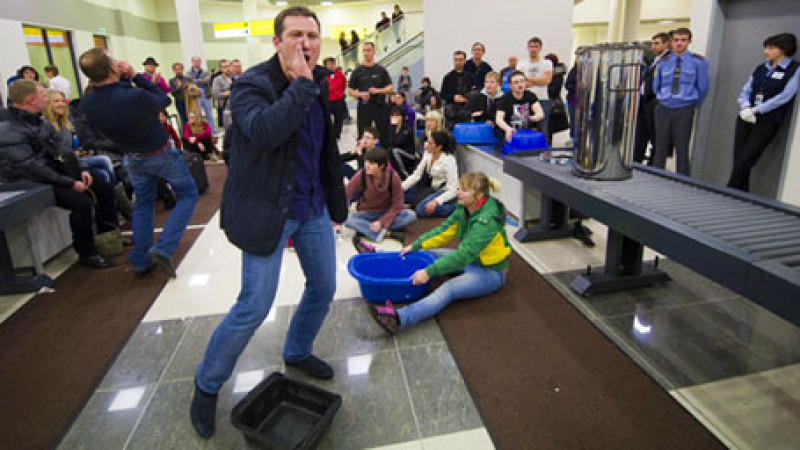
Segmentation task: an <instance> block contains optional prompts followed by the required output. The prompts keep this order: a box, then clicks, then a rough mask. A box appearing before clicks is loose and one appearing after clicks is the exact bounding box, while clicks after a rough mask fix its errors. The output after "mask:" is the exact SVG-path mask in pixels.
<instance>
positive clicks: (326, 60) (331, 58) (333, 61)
mask: <svg viewBox="0 0 800 450" xmlns="http://www.w3.org/2000/svg"><path fill="white" fill-rule="evenodd" d="M328 61H330V62H332V63H336V58H334V57H333V56H328V57H327V58H325V59H323V60H322V64H328Z"/></svg>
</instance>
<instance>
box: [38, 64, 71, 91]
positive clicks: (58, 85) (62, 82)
mask: <svg viewBox="0 0 800 450" xmlns="http://www.w3.org/2000/svg"><path fill="white" fill-rule="evenodd" d="M44 74H45V75H47V78H49V79H50V81H49V82H48V84H47V87H49V88H50V89H52V90H54V91H58V92H61V93H62V94H64V97H65V98H66V99H67V100H69V99H71V98H72V90H71V89H70V87H69V80H67V79H66V78H64V77H62V76H61V75H59V74H58V67H57V66H54V65H52V64H51V65H49V66H46V67H45V68H44Z"/></svg>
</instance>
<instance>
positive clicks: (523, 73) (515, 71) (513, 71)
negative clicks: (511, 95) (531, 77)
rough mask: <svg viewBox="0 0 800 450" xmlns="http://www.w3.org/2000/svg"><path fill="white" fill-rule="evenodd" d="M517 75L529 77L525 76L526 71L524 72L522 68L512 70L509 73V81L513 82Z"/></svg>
mask: <svg viewBox="0 0 800 450" xmlns="http://www.w3.org/2000/svg"><path fill="white" fill-rule="evenodd" d="M517 75H522V77H523V78H527V77H526V76H525V72H523V71H521V70H512V71H511V73H510V74H509V75H508V81H509V82H511V79H512V78H514V77H515V76H517Z"/></svg>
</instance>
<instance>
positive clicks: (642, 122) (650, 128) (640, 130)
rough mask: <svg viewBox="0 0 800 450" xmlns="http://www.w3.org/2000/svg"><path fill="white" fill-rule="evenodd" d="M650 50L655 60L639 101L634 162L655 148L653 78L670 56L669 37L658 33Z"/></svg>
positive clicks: (651, 156)
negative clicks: (648, 147) (657, 69)
mask: <svg viewBox="0 0 800 450" xmlns="http://www.w3.org/2000/svg"><path fill="white" fill-rule="evenodd" d="M650 50H652V52H653V54H654V55H655V58H654V59H653V62H651V63H650V64H649V65H648V66H647V70H646V71H645V73H644V75H643V76H642V88H641V98H640V100H639V113H638V118H637V119H636V137H635V139H634V144H633V160H634V161H636V162H638V163H640V162H643V161H644V159H645V156H646V153H647V145H648V144H653V146H655V134H656V133H655V131H656V129H655V127H656V119H655V111H656V104H657V103H658V101H657V100H656V93H655V92H653V77H655V74H656V67H658V65H659V64H660V63H661V62H662V61H664V59H666V57H667V56H669V35H668V34H667V33H664V32H662V33H658V34H656V35H654V36H653V37H652V38H651V39H650ZM649 160H650V164H651V165H652V163H653V154H652V153H651V154H650V159H649Z"/></svg>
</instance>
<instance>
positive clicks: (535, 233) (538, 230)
mask: <svg viewBox="0 0 800 450" xmlns="http://www.w3.org/2000/svg"><path fill="white" fill-rule="evenodd" d="M522 222H523V226H522V228H520V229H519V230H517V232H516V233H514V239H516V240H517V241H519V242H533V241H544V240H547V239H561V238H565V237H572V228H570V226H569V208H567V206H566V205H564V204H563V203H561V202H559V201H556V200H553V199H552V198H550V197H546V196H544V195H542V207H541V219H540V220H539V222H538V223H537V224H535V225H534V224H533V223H532V221H529V220H528V218H527V217H526V215H525V211H524V210H523V211H522Z"/></svg>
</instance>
